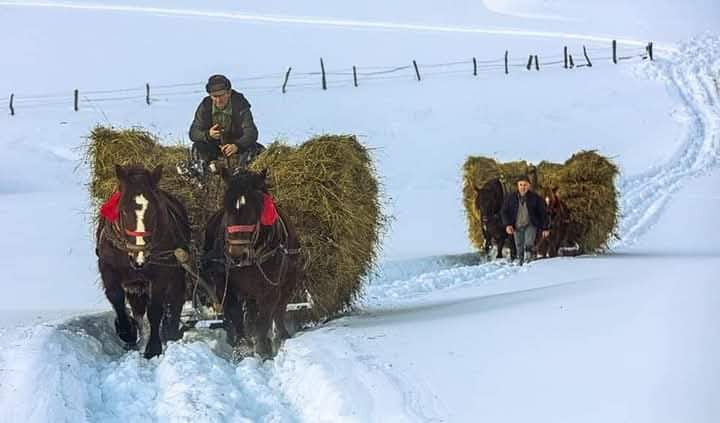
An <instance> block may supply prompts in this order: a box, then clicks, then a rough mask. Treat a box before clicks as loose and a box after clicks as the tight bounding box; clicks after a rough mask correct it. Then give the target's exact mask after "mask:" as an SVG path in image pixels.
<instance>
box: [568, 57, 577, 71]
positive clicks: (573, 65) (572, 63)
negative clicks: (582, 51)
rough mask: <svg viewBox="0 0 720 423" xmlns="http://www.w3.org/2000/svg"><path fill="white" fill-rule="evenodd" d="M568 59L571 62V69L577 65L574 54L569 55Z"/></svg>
mask: <svg viewBox="0 0 720 423" xmlns="http://www.w3.org/2000/svg"><path fill="white" fill-rule="evenodd" d="M568 61H569V62H570V69H572V68H574V67H575V62H573V58H572V54H569V55H568Z"/></svg>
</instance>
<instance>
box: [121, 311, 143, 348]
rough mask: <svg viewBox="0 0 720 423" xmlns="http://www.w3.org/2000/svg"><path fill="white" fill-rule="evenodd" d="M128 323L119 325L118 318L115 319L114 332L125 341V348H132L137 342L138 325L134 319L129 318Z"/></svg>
mask: <svg viewBox="0 0 720 423" xmlns="http://www.w3.org/2000/svg"><path fill="white" fill-rule="evenodd" d="M129 322H130V323H129V325H127V327H124V326H122V325H120V320H119V319H117V318H116V319H115V333H117V335H118V337H120V339H121V340H122V341H123V342H124V343H125V347H126V348H133V347H135V346H136V345H137V343H138V327H137V323H136V322H135V320H134V319H129Z"/></svg>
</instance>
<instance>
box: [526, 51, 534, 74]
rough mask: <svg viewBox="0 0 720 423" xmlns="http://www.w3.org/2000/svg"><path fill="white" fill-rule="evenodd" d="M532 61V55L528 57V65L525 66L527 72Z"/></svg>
mask: <svg viewBox="0 0 720 423" xmlns="http://www.w3.org/2000/svg"><path fill="white" fill-rule="evenodd" d="M532 60H533V55H532V54H531V55H530V56H528V64H527V66H526V67H527V70H530V68H531V67H532Z"/></svg>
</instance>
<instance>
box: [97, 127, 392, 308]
mask: <svg viewBox="0 0 720 423" xmlns="http://www.w3.org/2000/svg"><path fill="white" fill-rule="evenodd" d="M86 148H87V150H86V157H85V159H86V162H87V164H88V165H89V167H90V171H91V172H90V175H91V179H90V183H89V189H90V194H91V198H92V203H93V206H94V207H95V208H96V209H97V207H98V206H99V205H100V204H101V203H102V202H103V201H105V200H106V199H107V198H108V197H109V196H110V194H111V193H112V192H113V190H114V189H115V186H116V177H115V164H116V163H117V164H122V165H126V164H140V165H143V166H145V167H148V168H153V167H155V166H157V165H159V164H162V165H164V167H165V170H166V171H165V172H164V175H163V178H162V180H161V183H160V187H161V188H162V189H164V190H166V191H168V192H170V193H172V194H174V195H176V196H177V197H178V198H179V199H180V201H182V202H183V204H185V206H186V207H187V209H188V213H189V215H190V221H191V225H192V228H193V243H194V245H195V246H196V249H198V250H199V249H200V248H201V246H202V234H203V229H204V226H205V224H206V222H207V219H208V218H209V216H210V214H212V213H213V212H214V211H216V210H219V209H220V208H221V207H222V195H223V192H224V185H223V182H222V178H220V177H217V176H212V177H210V178H209V181H208V183H207V184H206V185H205V187H204V188H200V187H198V186H196V185H193V184H191V183H189V182H188V181H187V180H185V179H183V178H182V177H181V176H179V175H178V174H177V172H175V165H176V164H177V163H178V162H180V161H182V160H185V159H187V157H188V148H187V146H183V145H177V146H170V147H168V146H162V145H160V143H159V142H158V140H157V138H156V137H154V136H153V135H151V134H150V133H148V132H146V131H144V130H141V129H125V130H117V129H112V128H105V127H100V126H98V127H96V128H94V129H93V131H92V132H91V134H90V136H89V137H88V143H87V145H86ZM253 169H255V170H259V169H268V170H269V178H270V184H271V186H272V188H271V194H272V195H273V197H274V198H275V200H276V202H277V204H278V206H279V207H281V208H282V210H283V211H284V213H285V214H286V215H287V216H288V217H289V218H290V219H292V220H293V223H294V224H295V227H296V228H297V232H298V236H299V237H300V242H301V243H302V255H303V258H304V260H305V269H304V270H305V281H304V287H306V288H307V289H308V290H309V291H310V292H311V293H312V295H313V299H314V301H315V303H316V304H317V307H316V308H315V309H314V310H313V311H312V315H311V316H309V318H311V319H320V318H323V317H330V316H332V315H334V314H337V313H339V312H341V311H343V310H345V309H346V308H347V307H348V306H350V304H351V303H352V302H353V300H354V299H355V298H356V297H357V296H358V295H359V293H360V290H361V284H362V281H363V280H364V278H365V277H366V276H367V275H368V274H369V273H370V271H371V269H372V265H373V263H374V260H375V258H376V256H377V248H378V243H379V239H380V235H381V233H382V230H383V228H384V227H385V226H386V222H387V219H386V218H385V216H383V215H382V213H381V208H380V199H379V186H378V182H377V178H376V176H375V170H374V168H373V165H372V161H371V159H370V155H369V153H368V151H367V149H365V148H364V147H363V146H362V145H361V144H360V143H359V142H358V141H357V139H356V138H355V137H354V136H351V135H347V136H343V135H341V136H332V135H327V136H321V137H317V138H314V139H311V140H309V141H307V142H305V143H304V144H302V145H300V146H298V147H290V146H287V145H284V144H281V143H279V142H275V143H273V144H271V145H270V146H269V147H268V148H267V149H266V150H265V151H264V152H263V153H262V154H261V155H260V156H259V157H258V158H257V159H256V160H255V161H254V162H253ZM302 301H304V299H302Z"/></svg>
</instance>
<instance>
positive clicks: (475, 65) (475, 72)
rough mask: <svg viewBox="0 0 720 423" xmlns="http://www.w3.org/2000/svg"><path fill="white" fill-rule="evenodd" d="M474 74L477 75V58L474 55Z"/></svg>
mask: <svg viewBox="0 0 720 423" xmlns="http://www.w3.org/2000/svg"><path fill="white" fill-rule="evenodd" d="M473 76H477V59H476V58H474V57H473Z"/></svg>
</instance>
